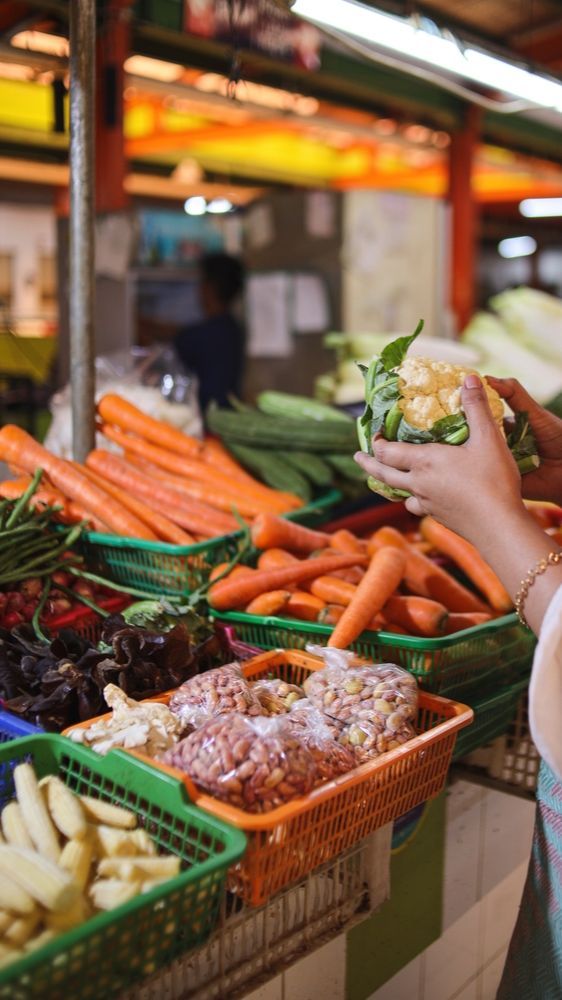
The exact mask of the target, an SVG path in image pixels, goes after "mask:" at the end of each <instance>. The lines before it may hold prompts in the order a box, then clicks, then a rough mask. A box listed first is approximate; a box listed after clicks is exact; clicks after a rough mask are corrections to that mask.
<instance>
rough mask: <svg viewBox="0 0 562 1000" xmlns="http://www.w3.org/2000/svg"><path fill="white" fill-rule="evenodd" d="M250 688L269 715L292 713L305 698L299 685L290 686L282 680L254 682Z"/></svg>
mask: <svg viewBox="0 0 562 1000" xmlns="http://www.w3.org/2000/svg"><path fill="white" fill-rule="evenodd" d="M250 687H251V689H252V691H253V692H254V694H255V695H256V696H257V698H258V699H259V702H260V705H261V706H262V708H263V710H264V713H265V714H267V715H283V714H284V713H285V712H290V710H291V707H292V706H293V705H294V704H295V703H296V702H297V701H299V700H301V699H303V698H304V697H305V694H304V691H303V689H302V688H301V687H299V686H298V684H289V683H288V682H287V681H283V680H281V679H280V678H273V679H271V680H268V679H263V680H259V681H253V683H252V682H251V683H250Z"/></svg>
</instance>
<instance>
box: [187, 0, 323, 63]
mask: <svg viewBox="0 0 562 1000" xmlns="http://www.w3.org/2000/svg"><path fill="white" fill-rule="evenodd" d="M184 30H185V31H188V32H190V33H191V34H193V35H200V36H202V37H204V38H214V39H216V40H217V41H221V42H227V43H228V44H229V45H232V46H234V47H235V48H240V49H254V50H257V51H258V52H263V53H265V54H267V55H270V56H273V57H274V58H276V59H282V60H283V61H285V62H290V63H292V64H293V65H296V66H301V67H303V68H304V69H309V70H314V69H318V66H319V65H320V34H319V32H318V31H317V29H316V28H315V27H314V25H311V24H307V22H306V21H301V20H300V19H299V18H297V17H294V16H293V15H292V14H290V13H289V11H285V10H283V9H282V8H281V7H277V6H276V5H275V4H274V3H272V0H185V4H184Z"/></svg>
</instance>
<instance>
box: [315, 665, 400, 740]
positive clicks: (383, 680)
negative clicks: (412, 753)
mask: <svg viewBox="0 0 562 1000" xmlns="http://www.w3.org/2000/svg"><path fill="white" fill-rule="evenodd" d="M309 648H310V647H309ZM313 649H314V652H316V653H317V654H318V653H319V654H320V655H321V656H322V658H323V659H324V661H325V663H326V666H325V667H324V669H323V670H315V671H314V673H312V674H310V675H309V677H307V679H306V681H305V683H304V690H305V692H306V696H307V698H309V699H310V701H311V702H312V703H313V705H315V706H316V707H317V708H319V709H320V710H321V711H322V712H325V713H326V715H331V716H332V717H333V718H334V719H338V720H339V721H340V722H344V723H347V722H351V721H352V720H357V719H364V720H367V721H372V722H375V721H377V720H380V721H382V722H384V723H385V728H388V729H389V731H392V732H397V731H398V729H399V728H400V725H401V724H402V723H403V722H404V721H415V719H416V716H417V711H418V686H417V682H416V679H415V677H413V676H412V675H411V674H409V673H408V672H407V671H406V670H403V669H402V667H398V666H396V664H395V663H378V664H366V663H361V662H360V661H359V660H358V657H357V656H356V654H354V653H349V652H347V651H346V650H341V649H332V648H323V647H313ZM387 722H388V727H387Z"/></svg>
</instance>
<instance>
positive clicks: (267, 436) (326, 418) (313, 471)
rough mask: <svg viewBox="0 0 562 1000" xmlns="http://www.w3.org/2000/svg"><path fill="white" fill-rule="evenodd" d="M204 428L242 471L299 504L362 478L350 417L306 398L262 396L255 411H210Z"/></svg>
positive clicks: (263, 394) (278, 394) (248, 408)
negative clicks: (290, 495)
mask: <svg viewBox="0 0 562 1000" xmlns="http://www.w3.org/2000/svg"><path fill="white" fill-rule="evenodd" d="M207 423H208V426H209V428H210V429H211V431H212V432H213V433H214V434H217V435H218V437H220V438H221V439H222V441H223V442H224V444H225V445H226V447H227V448H228V451H229V452H230V453H231V454H232V455H233V456H234V458H235V459H236V460H237V461H238V462H240V463H241V464H242V465H243V466H244V467H245V468H246V469H248V470H249V471H250V472H252V473H254V474H255V475H256V476H258V477H259V478H260V479H262V480H263V481H264V482H266V483H267V484H268V485H269V486H271V487H273V488H274V489H277V490H283V491H288V492H289V493H293V494H295V493H296V494H297V496H299V497H301V498H302V499H303V500H307V501H308V500H310V498H311V497H312V495H313V493H314V492H315V491H317V490H319V489H326V487H328V486H330V484H333V483H335V482H336V483H339V482H341V481H342V480H348V481H351V482H355V483H357V482H362V481H363V480H364V478H365V476H364V474H363V472H362V470H361V469H360V468H359V466H358V465H357V464H356V463H355V462H354V461H353V453H354V452H355V451H356V450H357V438H356V436H355V430H354V425H353V420H352V419H351V417H349V416H348V415H347V414H346V413H342V412H341V410H337V409H335V408H334V407H332V406H327V405H325V404H323V403H318V402H316V401H315V400H312V399H308V398H307V397H305V396H293V395H291V394H290V393H284V392H262V393H260V395H259V396H258V398H257V408H255V409H253V408H251V407H249V406H241V408H239V409H238V410H237V411H232V410H222V409H219V408H218V407H215V408H213V407H211V409H210V410H209V412H208V414H207Z"/></svg>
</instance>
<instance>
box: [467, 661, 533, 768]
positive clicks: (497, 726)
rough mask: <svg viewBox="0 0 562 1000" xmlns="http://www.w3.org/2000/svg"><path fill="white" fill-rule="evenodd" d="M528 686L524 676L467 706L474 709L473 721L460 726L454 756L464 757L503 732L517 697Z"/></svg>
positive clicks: (507, 724)
mask: <svg viewBox="0 0 562 1000" xmlns="http://www.w3.org/2000/svg"><path fill="white" fill-rule="evenodd" d="M527 686H528V682H527V681H526V680H522V681H518V683H517V684H509V685H507V686H506V687H505V688H504V689H503V690H501V691H498V692H497V694H492V695H489V696H488V697H487V698H482V699H480V700H479V701H475V702H473V703H472V705H471V706H470V707H471V708H472V710H473V711H474V722H473V723H472V725H471V726H468V727H467V728H466V729H461V730H460V732H459V734H458V736H457V742H456V743H455V749H454V752H453V760H458V758H459V757H466V755H467V754H469V753H472V751H473V750H478V748H479V747H483V746H485V745H486V744H487V743H489V742H490V741H491V740H494V739H496V737H498V736H503V734H504V733H506V732H507V730H508V729H509V727H510V725H511V723H512V722H513V719H514V717H515V713H516V712H517V705H518V703H519V699H520V697H521V695H522V694H523V692H524V691H526V689H527Z"/></svg>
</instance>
